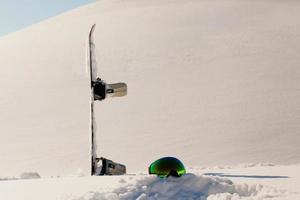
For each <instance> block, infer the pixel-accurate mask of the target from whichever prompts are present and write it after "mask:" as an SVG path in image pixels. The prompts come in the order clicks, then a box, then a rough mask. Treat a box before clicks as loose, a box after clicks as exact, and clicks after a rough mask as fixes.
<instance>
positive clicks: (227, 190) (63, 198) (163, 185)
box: [0, 165, 300, 200]
mask: <svg viewBox="0 0 300 200" xmlns="http://www.w3.org/2000/svg"><path fill="white" fill-rule="evenodd" d="M299 169H300V165H289V166H255V167H240V166H231V167H230V168H228V167H227V168H226V167H221V166H219V167H216V168H215V169H201V170H199V169H191V168H189V169H188V171H189V172H188V173H187V174H186V175H184V176H182V177H181V178H173V177H170V178H168V179H162V178H158V177H156V176H154V175H146V174H142V173H139V174H135V175H133V174H132V175H126V176H102V177H88V176H85V177H62V178H42V179H36V180H21V181H20V180H19V181H0V198H1V199H8V200H10V199H13V200H19V199H41V198H42V199H44V200H48V199H49V200H50V199H60V200H106V199H109V200H110V199H118V200H119V199H120V200H124V199H126V200H135V199H138V200H142V199H149V200H154V199H155V200H156V199H162V200H163V199H174V200H180V199H191V200H193V199H197V200H202V199H207V200H215V199H218V200H262V199H272V200H297V199H299V197H300V184H299V183H300V175H299V173H298V171H299ZM49 188H51V193H49Z"/></svg>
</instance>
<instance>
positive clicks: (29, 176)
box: [0, 172, 41, 181]
mask: <svg viewBox="0 0 300 200" xmlns="http://www.w3.org/2000/svg"><path fill="white" fill-rule="evenodd" d="M39 178H41V176H40V175H39V173H37V172H23V173H21V174H20V175H19V176H18V177H8V178H7V177H5V178H0V181H8V180H20V179H39Z"/></svg>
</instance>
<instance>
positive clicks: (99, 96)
mask: <svg viewBox="0 0 300 200" xmlns="http://www.w3.org/2000/svg"><path fill="white" fill-rule="evenodd" d="M95 27H96V24H94V25H93V26H92V27H91V29H90V32H89V36H88V56H87V57H88V59H87V60H88V69H89V73H90V87H91V100H90V148H91V149H90V162H91V175H92V176H93V175H105V173H106V174H108V175H114V174H115V175H120V174H125V173H126V167H125V165H122V164H120V163H115V162H113V161H111V160H108V159H101V158H98V157H97V143H96V121H95V112H94V101H97V100H98V101H102V100H104V99H105V98H106V97H108V96H109V97H122V96H125V95H127V85H126V83H113V84H107V83H105V82H104V81H103V80H102V79H101V78H99V77H98V74H97V71H98V68H97V60H96V50H95V41H94V37H93V34H94V30H95ZM100 161H102V166H101V167H102V170H101V169H99V166H98V165H99V162H100ZM104 163H110V165H107V166H106V165H104ZM109 166H111V167H112V166H114V170H112V169H110V170H108V169H109ZM115 166H116V168H115ZM103 167H104V168H106V169H107V170H104V168H103ZM123 169H124V170H123Z"/></svg>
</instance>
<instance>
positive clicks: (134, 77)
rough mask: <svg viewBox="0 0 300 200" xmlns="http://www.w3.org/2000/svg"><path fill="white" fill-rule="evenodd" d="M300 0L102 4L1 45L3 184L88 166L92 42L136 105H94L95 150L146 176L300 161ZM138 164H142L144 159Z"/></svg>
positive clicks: (127, 101)
mask: <svg viewBox="0 0 300 200" xmlns="http://www.w3.org/2000/svg"><path fill="white" fill-rule="evenodd" d="M299 11H300V2H298V1H272V2H271V1H268V0H263V1H238V0H229V1H221V0H219V1H205V0H203V1H198V0H188V1H180V0H172V1H171V0H166V1H158V0H155V1H146V0H128V1H121V0H110V1H108V0H103V1H98V2H96V3H93V4H90V5H87V6H84V7H81V8H79V9H76V10H73V11H70V12H67V13H65V14H63V15H60V16H57V17H55V18H52V19H49V20H47V21H44V22H41V23H39V24H36V25H34V26H31V27H28V28H26V29H24V30H22V31H19V32H16V33H13V34H11V35H8V36H5V37H2V38H0V55H1V59H0V66H1V79H0V87H1V98H0V112H1V115H0V123H1V126H0V152H1V154H0V163H1V165H0V177H1V176H2V177H7V176H14V175H16V174H19V173H20V172H23V171H37V172H39V173H40V174H41V175H42V176H56V175H64V176H65V175H67V174H74V173H75V172H76V171H77V169H78V168H81V169H82V170H83V172H84V173H85V174H88V169H89V160H88V158H89V157H88V153H89V133H88V130H89V98H90V96H89V82H88V75H87V74H86V66H85V65H86V49H85V48H86V39H87V38H86V37H87V34H88V31H89V28H90V26H91V25H92V24H93V23H97V29H96V36H95V40H96V45H97V50H98V54H97V59H98V62H99V65H100V69H99V71H100V73H101V76H102V77H103V78H104V79H105V80H107V82H117V81H124V82H126V83H127V84H128V89H129V91H128V96H127V97H125V98H120V99H111V100H106V101H105V102H101V103H97V104H96V113H97V123H98V144H99V148H98V153H99V155H101V156H106V157H109V158H111V159H113V160H116V161H120V162H122V163H125V164H126V165H127V166H128V170H129V171H130V172H133V171H143V172H146V169H147V166H148V165H149V163H150V162H151V161H153V160H155V159H157V158H159V157H161V156H165V155H169V156H176V157H178V158H180V159H181V160H182V161H183V162H184V163H185V164H186V165H187V166H204V165H215V164H218V165H224V164H238V163H244V162H274V163H279V164H295V163H299V162H300V146H299V142H300V135H299V130H300V123H299V120H300V110H299V108H300V101H299V100H300V68H299V63H300V60H299V56H298V52H299V50H300V21H299V20H298V19H299V17H300V16H299V15H300V12H299ZM137 161H138V162H137Z"/></svg>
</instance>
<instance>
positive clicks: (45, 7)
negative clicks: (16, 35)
mask: <svg viewBox="0 0 300 200" xmlns="http://www.w3.org/2000/svg"><path fill="white" fill-rule="evenodd" d="M94 1H96V0H0V37H1V36H3V35H6V34H9V33H11V32H15V31H17V30H20V29H22V28H25V27H26V26H29V25H32V24H34V23H37V22H40V21H42V20H45V19H47V18H49V17H52V16H55V15H58V14H60V13H63V12H64V11H67V10H70V9H73V8H76V7H79V6H81V5H84V4H88V3H91V2H94Z"/></svg>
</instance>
